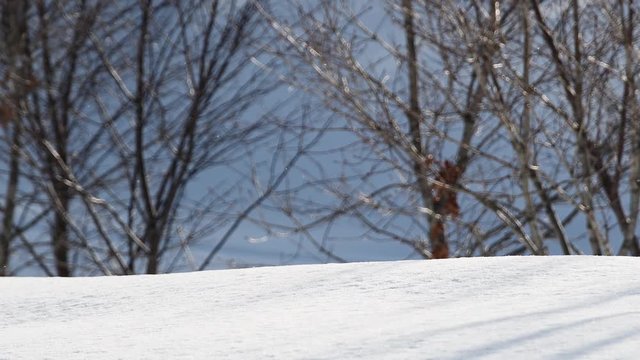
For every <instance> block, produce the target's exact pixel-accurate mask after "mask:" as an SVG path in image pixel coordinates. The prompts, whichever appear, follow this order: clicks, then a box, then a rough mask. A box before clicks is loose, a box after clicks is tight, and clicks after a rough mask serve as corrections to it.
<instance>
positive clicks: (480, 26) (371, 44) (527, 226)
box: [260, 0, 640, 258]
mask: <svg viewBox="0 0 640 360" xmlns="http://www.w3.org/2000/svg"><path fill="white" fill-rule="evenodd" d="M260 10H261V13H262V15H263V16H264V17H265V18H266V19H267V20H268V21H269V22H270V23H271V26H272V29H273V30H274V32H275V33H277V34H279V36H280V37H281V40H282V41H281V42H280V43H279V44H275V45H274V46H273V47H272V48H271V49H270V51H271V52H272V53H273V54H275V55H276V56H280V57H281V59H282V63H283V64H284V65H285V66H287V67H288V71H283V72H282V77H283V78H285V79H287V81H288V82H289V83H290V85H291V86H293V87H295V88H298V89H301V90H304V91H306V92H307V93H309V94H311V95H313V96H315V98H316V99H318V101H319V102H322V103H323V104H324V106H325V107H326V109H328V110H329V112H330V113H331V114H334V115H337V117H338V119H339V120H337V121H336V123H335V125H334V129H335V130H336V132H342V133H347V134H349V135H347V137H348V138H350V139H351V140H350V141H351V144H350V145H349V146H345V147H344V148H341V149H335V151H334V152H333V153H332V154H333V156H334V157H339V158H340V159H342V166H341V167H340V168H339V170H335V169H329V168H328V167H327V166H324V167H322V165H319V166H321V167H322V171H319V172H318V173H322V174H324V175H322V176H318V175H316V178H315V179H314V181H310V182H308V183H307V184H306V185H305V186H301V187H299V188H295V189H293V188H292V189H291V190H292V191H291V192H290V193H289V194H287V195H286V196H285V195H283V199H285V197H287V196H288V197H290V198H288V199H286V200H282V203H283V204H286V206H285V205H283V206H281V209H282V210H283V212H284V213H288V214H297V215H296V216H297V219H296V221H294V222H292V223H289V224H285V223H284V222H273V223H272V224H270V225H271V226H273V227H275V228H280V229H282V230H283V231H284V230H287V231H292V232H302V233H309V231H310V230H311V229H314V228H317V227H319V226H325V227H326V226H327V224H329V225H330V224H333V223H334V222H336V221H339V220H338V219H345V218H347V219H351V220H355V221H357V222H359V223H360V225H361V226H362V228H363V229H365V230H364V233H363V234H362V235H363V236H365V237H368V238H371V239H379V240H383V239H386V240H395V241H399V242H401V243H403V244H407V245H409V246H410V247H412V248H413V249H415V251H416V253H418V254H420V255H422V256H424V257H427V258H441V257H447V256H450V255H453V256H469V255H474V254H479V255H497V254H522V253H530V254H538V255H542V254H548V253H563V254H574V253H582V252H584V251H588V250H586V249H585V248H584V246H583V245H585V244H584V242H582V241H581V238H588V239H589V242H588V244H590V245H589V248H590V250H589V252H591V253H593V254H598V255H604V254H613V253H621V254H623V253H626V254H633V255H638V250H637V248H638V239H637V236H636V235H635V233H636V231H637V219H638V204H639V201H638V193H639V192H638V174H639V173H638V166H639V165H638V162H639V160H638V159H639V158H638V156H639V155H640V151H639V148H638V143H639V142H638V126H640V125H639V124H640V121H638V112H637V108H638V107H637V95H638V94H637V90H636V87H635V83H636V82H635V78H636V77H637V71H638V69H637V66H636V63H637V61H636V60H637V58H638V49H637V46H635V44H636V43H637V41H636V38H637V36H638V34H637V29H636V27H635V26H634V23H635V22H636V21H637V4H635V3H634V2H633V1H617V2H610V1H590V2H585V3H581V2H579V1H577V0H576V1H560V2H546V1H536V0H531V1H471V2H463V1H455V0H393V1H387V2H386V3H385V5H384V8H382V7H380V6H376V5H370V4H358V3H351V2H347V1H342V2H334V1H317V2H313V3H312V4H310V3H307V2H297V1H290V2H287V5H286V6H285V7H283V8H280V9H277V10H267V9H264V8H262V9H260ZM400 34H402V35H400ZM614 140H615V142H614ZM336 171H338V172H339V173H340V174H341V175H340V176H336V177H332V176H326V174H327V173H328V172H336ZM303 188H304V190H303ZM305 191H306V192H307V194H308V193H313V192H325V193H327V192H328V193H331V194H333V195H334V197H335V202H333V203H332V204H327V203H326V202H324V203H322V204H320V203H309V202H304V201H301V200H300V198H301V197H304V196H305V195H303V194H305ZM625 203H626V204H627V205H626V206H625V205H624V204H625ZM301 214H304V215H301ZM309 216H312V219H310V220H304V219H305V218H306V219H308V218H309ZM612 220H613V221H612ZM568 229H569V230H568ZM581 229H584V230H585V231H584V232H582V231H581ZM571 234H573V235H574V236H571ZM616 235H617V236H619V237H621V238H623V239H624V240H623V241H619V242H616V240H615V237H616ZM337 237H339V236H334V238H337ZM328 238H331V236H327V235H325V240H327V239H328ZM614 242H616V243H619V246H620V248H619V250H618V251H617V252H615V251H613V249H612V243H614Z"/></svg>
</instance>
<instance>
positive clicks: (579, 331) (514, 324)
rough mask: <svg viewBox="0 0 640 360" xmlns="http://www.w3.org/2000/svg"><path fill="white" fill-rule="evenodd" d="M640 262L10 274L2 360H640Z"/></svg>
mask: <svg viewBox="0 0 640 360" xmlns="http://www.w3.org/2000/svg"><path fill="white" fill-rule="evenodd" d="M639 275H640V259H636V258H605V257H600V258H598V257H536V258H534V257H510V258H470V259H452V260H438V261H404V262H380V263H357V264H343V265H303V266H284V267H270V268H254V269H242V270H221V271H208V272H201V273H185V274H171V275H159V276H135V277H102V278H74V279H61V278H4V279H0V291H1V294H0V359H43V358H55V359H72V358H76V359H117V358H124V359H162V358H165V359H177V358H184V359H192V358H193V359H226V358H231V359H270V358H272V359H351V358H364V359H468V358H479V357H482V358H485V357H486V358H501V359H509V358H514V359H515V358H517V359H521V358H558V359H567V358H581V359H583V358H593V359H613V358H629V359H632V358H637V356H638V354H640V278H639Z"/></svg>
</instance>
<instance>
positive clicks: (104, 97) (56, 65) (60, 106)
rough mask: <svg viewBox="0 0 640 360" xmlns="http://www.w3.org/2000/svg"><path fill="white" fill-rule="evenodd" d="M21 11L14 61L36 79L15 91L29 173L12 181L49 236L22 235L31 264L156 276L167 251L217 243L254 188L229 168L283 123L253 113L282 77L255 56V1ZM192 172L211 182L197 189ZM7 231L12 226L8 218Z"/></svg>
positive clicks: (59, 270) (53, 5)
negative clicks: (23, 46) (23, 51)
mask: <svg viewBox="0 0 640 360" xmlns="http://www.w3.org/2000/svg"><path fill="white" fill-rule="evenodd" d="M24 7H25V11H27V12H28V13H29V16H31V22H30V28H28V30H27V31H26V36H25V38H26V39H28V40H29V49H28V50H29V52H28V54H29V55H28V58H27V60H26V61H25V62H24V63H25V64H26V65H27V67H28V70H29V71H30V73H31V74H33V78H34V79H36V81H37V85H38V86H37V87H35V88H34V89H33V91H32V92H31V94H30V95H29V96H24V94H23V95H22V97H23V98H24V100H23V102H24V104H25V105H24V109H21V110H20V111H19V112H16V113H17V114H18V115H19V117H20V123H21V124H22V126H23V128H24V130H25V133H24V136H25V139H26V140H24V141H23V143H22V144H18V145H17V146H14V147H13V148H14V149H16V150H19V151H18V152H19V156H20V164H24V168H23V169H22V170H21V172H22V173H24V174H25V177H24V178H26V179H29V183H25V184H24V185H21V186H22V188H24V189H28V188H34V189H37V190H38V191H37V192H36V193H35V195H33V196H34V197H33V198H32V201H34V202H37V203H38V204H39V210H40V211H41V212H40V213H38V214H42V215H38V214H32V216H31V219H32V220H34V221H35V220H43V221H46V223H47V224H48V226H49V230H48V231H47V230H44V229H43V228H42V226H37V227H36V228H37V229H39V230H38V231H44V232H48V233H49V234H51V235H50V236H51V243H50V247H49V248H48V249H50V250H48V249H47V248H45V247H43V244H42V243H40V242H38V241H37V240H34V238H35V237H37V234H36V232H35V230H34V232H33V233H31V234H28V233H27V232H25V231H22V232H21V234H22V235H23V236H24V240H25V241H24V246H28V247H29V249H31V251H30V252H28V253H29V254H30V255H29V256H31V257H32V260H33V261H35V259H38V261H39V262H41V263H42V267H43V269H46V270H44V271H45V273H47V274H50V273H53V271H50V269H49V264H50V261H53V264H54V268H55V273H56V274H57V275H59V276H71V275H73V274H74V273H79V274H93V273H102V274H132V273H138V272H146V273H157V272H160V271H164V270H163V267H161V264H162V259H163V258H165V257H167V256H173V259H174V260H175V259H176V256H177V254H180V253H183V251H184V250H185V249H186V248H187V247H188V246H190V245H191V244H195V243H196V242H197V241H202V240H203V239H208V240H209V241H211V240H213V238H212V236H213V235H214V234H216V233H218V232H220V231H221V228H224V227H225V226H227V224H228V222H229V221H232V220H233V219H234V216H235V215H234V214H235V213H236V212H240V210H237V208H239V207H240V206H242V205H243V203H242V202H241V201H240V199H239V198H237V196H238V193H239V192H241V191H244V190H246V187H247V186H251V182H250V181H247V182H244V181H237V178H238V177H239V176H240V175H234V174H233V167H234V166H236V165H238V166H240V164H245V163H246V156H245V155H246V154H247V153H248V152H249V151H250V149H255V148H256V147H259V146H260V144H263V143H268V140H269V139H270V137H271V136H272V135H274V134H276V130H277V129H278V128H279V126H280V125H281V124H278V123H276V122H265V121H263V118H264V116H269V111H270V110H269V107H268V106H265V105H264V104H261V102H260V99H261V98H263V97H264V96H265V95H266V94H268V93H270V92H271V90H273V89H274V88H276V87H277V86H278V82H277V81H267V79H270V78H269V76H270V75H269V74H267V73H265V72H263V71H262V70H260V69H259V68H258V67H256V66H255V65H254V62H255V59H256V57H259V55H260V51H261V49H260V45H261V44H262V42H263V41H264V38H261V35H262V33H263V31H262V28H263V24H262V23H261V20H260V18H259V17H257V16H256V15H257V13H256V11H255V5H254V4H253V3H252V2H241V1H238V2H236V1H225V2H220V1H202V0H194V1H189V2H182V1H181V2H173V1H142V2H135V1H132V2H115V3H114V2H110V1H82V2H73V1H68V2H67V1H56V2H47V1H38V2H35V3H34V4H26V3H25V4H24ZM12 28H13V26H12ZM252 61H253V62H252ZM271 116H275V115H273V114H271ZM17 155H18V153H16V156H17ZM16 173H17V172H16ZM234 178H236V181H228V180H230V179H234ZM196 179H197V181H198V182H199V183H200V184H202V183H208V184H210V185H209V186H202V185H200V186H198V187H200V188H204V189H203V190H199V191H195V190H193V186H192V185H193V184H196V182H195V181H196ZM242 180H244V179H242ZM225 184H226V185H225ZM207 188H208V189H207ZM7 194H9V192H7ZM252 201H253V200H251V199H249V200H247V202H249V203H250V202H252ZM4 213H5V214H9V213H8V212H4ZM7 216H8V215H7ZM7 216H5V220H6V219H7ZM238 216H240V215H238ZM6 221H9V220H6ZM29 224H31V223H29ZM41 224H43V223H42V222H40V225H41ZM5 229H13V230H7V231H13V232H12V234H13V236H16V232H17V231H16V229H17V226H16V225H15V224H14V225H13V226H8V227H6V228H5ZM232 232H233V231H230V233H232ZM32 236H33V237H32ZM212 246H213V245H212ZM23 250H24V249H23ZM194 266H195V265H194ZM169 268H171V269H175V261H172V262H171V264H169V263H167V264H166V265H165V268H164V269H169Z"/></svg>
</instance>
